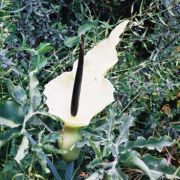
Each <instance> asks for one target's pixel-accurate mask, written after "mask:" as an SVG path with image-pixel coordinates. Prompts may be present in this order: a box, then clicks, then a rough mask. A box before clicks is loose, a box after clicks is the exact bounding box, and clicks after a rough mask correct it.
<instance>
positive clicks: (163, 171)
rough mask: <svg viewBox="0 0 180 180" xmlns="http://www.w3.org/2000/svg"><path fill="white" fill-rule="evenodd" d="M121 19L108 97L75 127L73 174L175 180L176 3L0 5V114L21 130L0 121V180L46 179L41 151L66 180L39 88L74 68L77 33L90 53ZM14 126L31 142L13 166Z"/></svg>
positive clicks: (76, 0)
mask: <svg viewBox="0 0 180 180" xmlns="http://www.w3.org/2000/svg"><path fill="white" fill-rule="evenodd" d="M124 18H128V19H130V20H131V21H132V22H133V23H131V26H130V27H129V28H128V29H127V31H126V32H125V34H124V35H123V40H122V42H121V43H120V44H119V46H118V57H119V63H118V64H117V65H116V66H115V67H114V68H113V69H112V70H111V71H110V72H109V73H108V78H109V79H110V80H111V81H112V83H113V84H114V85H115V88H116V93H115V98H116V101H115V102H114V103H113V104H112V105H110V106H109V107H108V108H106V109H105V110H104V111H103V112H102V113H101V114H99V115H98V116H96V117H95V118H94V119H93V120H92V122H91V124H90V126H88V127H86V128H84V129H83V130H82V135H83V139H82V141H81V142H79V143H78V144H77V146H80V147H82V153H81V156H80V157H79V159H78V160H77V161H76V162H75V171H74V177H73V178H74V179H86V178H88V177H91V178H92V179H103V178H104V179H105V178H106V179H108V178H111V179H121V178H122V179H148V176H151V177H153V178H154V179H175V178H177V177H178V176H179V177H180V168H179V166H180V161H179V159H180V141H179V140H180V119H179V106H180V101H179V98H180V92H179V85H180V83H179V78H178V73H179V67H180V66H179V59H180V58H179V57H180V46H179V42H180V38H179V31H180V23H179V19H180V4H179V2H178V0H172V1H171V0H157V1H148V0H147V1H143V0H136V1H130V0H126V1H119V0H113V1H108V0H100V1H93V0H85V1H84V0H65V1H63V0H58V1H57V0H52V1H50V0H28V1H26V0H1V1H0V108H1V109H0V112H1V114H3V113H2V112H5V114H6V115H4V116H6V118H7V119H11V118H12V116H14V117H13V118H14V119H15V123H19V124H20V126H13V125H12V124H11V125H9V124H7V123H6V124H3V122H2V120H0V125H1V127H0V179H3V180H5V179H7V180H9V179H53V176H52V174H51V173H50V172H49V169H48V168H47V166H46V157H45V154H44V153H46V154H47V155H48V157H49V158H50V159H51V161H52V162H53V164H54V165H55V166H56V168H57V170H58V172H59V174H60V175H61V177H64V173H65V162H64V161H63V160H62V157H61V153H62V152H61V151H60V150H59V149H58V148H57V145H56V141H57V138H58V137H59V130H60V129H61V128H62V124H61V122H56V121H53V120H52V119H51V118H50V117H49V116H47V115H46V114H45V115H42V113H38V112H47V107H46V106H45V105H44V102H45V97H43V95H42V91H43V88H44V85H45V84H46V83H47V82H49V81H50V80H51V79H53V78H55V77H56V76H57V75H59V74H60V73H62V72H64V71H68V70H71V69H72V64H73V62H74V60H75V59H76V58H77V55H78V45H79V34H80V33H82V32H84V33H85V39H86V51H88V50H89V49H90V48H91V47H93V46H94V45H95V44H96V43H98V42H99V41H100V40H102V39H103V38H105V37H107V36H108V34H109V32H110V31H111V29H112V28H113V27H114V26H115V24H117V23H118V22H119V21H120V20H123V19H124ZM37 68H38V71H35V69H37ZM34 99H36V101H34ZM10 100H11V102H10V103H9V101H10ZM12 101H13V103H12ZM4 104H5V105H4ZM19 105H20V107H21V110H20V111H19ZM31 108H32V109H33V113H34V114H38V115H35V116H31V115H32V114H30V109H31ZM14 109H15V110H16V113H15V114H13V112H14ZM17 112H19V113H17ZM27 115H28V116H27ZM24 117H25V118H24ZM0 118H1V117H0ZM24 119H25V120H24ZM22 125H23V128H26V130H27V131H28V132H29V133H30V134H31V135H32V137H33V138H34V139H35V140H36V141H37V144H34V145H29V146H28V148H26V151H25V152H24V154H25V157H24V158H23V159H22V160H21V161H20V162H19V163H18V162H17V159H16V158H15V157H17V156H16V155H17V153H18V151H19V149H20V147H22V146H21V143H22V140H23V135H22V131H21V130H22ZM25 125H26V126H25ZM15 159H16V160H15ZM62 179H63V178H62Z"/></svg>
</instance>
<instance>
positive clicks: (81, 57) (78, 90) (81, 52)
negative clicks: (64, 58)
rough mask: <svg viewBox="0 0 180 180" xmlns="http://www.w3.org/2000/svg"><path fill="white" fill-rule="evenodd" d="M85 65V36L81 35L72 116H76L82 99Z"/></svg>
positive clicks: (72, 100)
mask: <svg viewBox="0 0 180 180" xmlns="http://www.w3.org/2000/svg"><path fill="white" fill-rule="evenodd" d="M83 65H84V35H81V42H80V47H79V59H78V66H77V70H76V76H75V81H74V86H73V93H72V99H71V115H72V116H76V115H77V112H78V106H79V98H80V93H81V83H82V76H83Z"/></svg>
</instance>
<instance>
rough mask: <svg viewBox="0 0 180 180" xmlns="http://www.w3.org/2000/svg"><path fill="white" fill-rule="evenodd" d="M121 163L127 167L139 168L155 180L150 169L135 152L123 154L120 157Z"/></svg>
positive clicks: (151, 179)
mask: <svg viewBox="0 0 180 180" xmlns="http://www.w3.org/2000/svg"><path fill="white" fill-rule="evenodd" d="M120 161H121V163H123V165H125V166H126V167H138V168H139V169H141V170H142V171H143V172H144V173H145V174H146V175H147V176H148V177H149V178H150V180H154V178H153V177H152V176H151V171H150V169H149V167H148V166H147V165H146V164H145V163H144V161H142V160H141V159H140V158H139V157H138V154H137V153H136V152H135V151H131V152H126V153H124V154H122V155H121V156H120Z"/></svg>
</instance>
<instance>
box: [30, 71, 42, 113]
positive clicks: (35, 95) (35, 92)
mask: <svg viewBox="0 0 180 180" xmlns="http://www.w3.org/2000/svg"><path fill="white" fill-rule="evenodd" d="M36 73H37V71H36V70H34V71H31V72H30V73H29V81H30V84H29V96H30V106H31V109H32V110H33V111H35V110H36V109H37V108H38V107H39V105H40V104H41V94H40V92H39V88H38V85H39V81H38V80H37V78H36V76H35V75H36Z"/></svg>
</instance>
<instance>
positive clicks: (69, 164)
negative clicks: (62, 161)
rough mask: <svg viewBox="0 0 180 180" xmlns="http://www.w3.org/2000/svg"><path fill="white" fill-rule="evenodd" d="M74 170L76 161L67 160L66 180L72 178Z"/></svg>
mask: <svg viewBox="0 0 180 180" xmlns="http://www.w3.org/2000/svg"><path fill="white" fill-rule="evenodd" d="M73 172H74V161H71V162H67V164H66V174H65V180H71V179H72V177H73Z"/></svg>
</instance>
